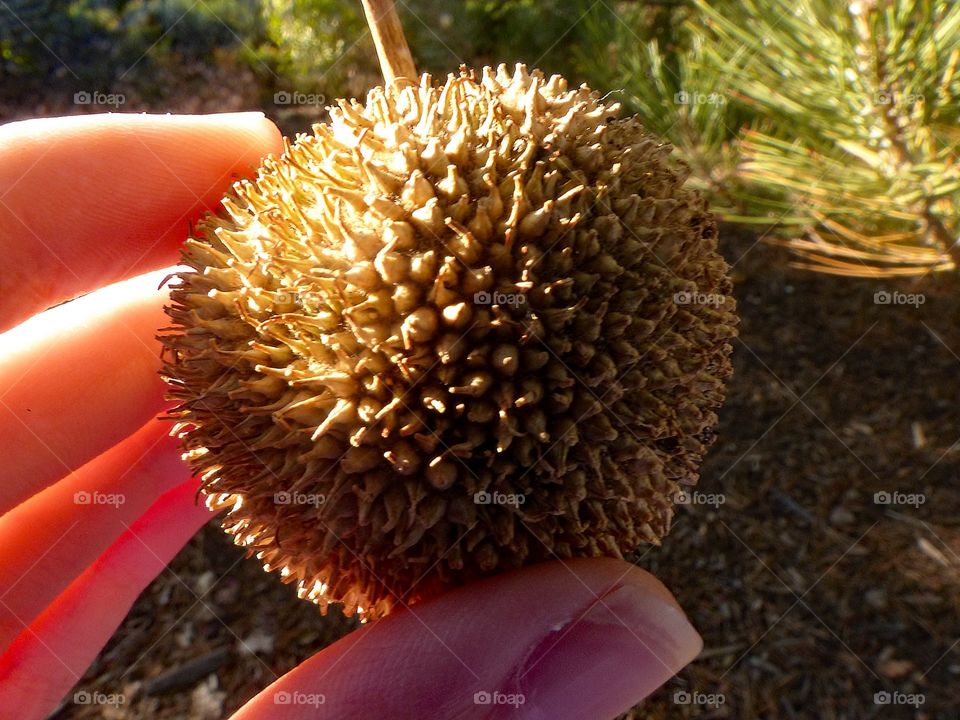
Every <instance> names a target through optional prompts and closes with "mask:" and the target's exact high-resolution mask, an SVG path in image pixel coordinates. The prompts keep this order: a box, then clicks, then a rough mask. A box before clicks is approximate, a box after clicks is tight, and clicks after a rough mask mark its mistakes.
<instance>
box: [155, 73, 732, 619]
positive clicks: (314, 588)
mask: <svg viewBox="0 0 960 720" xmlns="http://www.w3.org/2000/svg"><path fill="white" fill-rule="evenodd" d="M617 112H618V106H617V105H616V104H615V103H608V102H606V101H604V100H603V99H601V98H600V97H599V96H598V94H597V93H595V92H593V91H591V90H590V89H589V88H587V87H585V86H584V87H580V88H577V89H572V90H571V89H568V87H567V84H566V82H565V81H564V80H563V78H561V77H559V76H553V77H551V78H550V79H549V80H547V79H544V77H543V76H542V75H541V74H540V73H538V72H533V73H528V72H527V70H526V69H525V68H524V67H522V66H519V67H517V69H516V71H515V72H514V73H512V74H511V73H510V72H508V71H507V69H506V68H505V67H503V66H501V67H500V68H499V69H498V70H497V71H493V70H491V69H489V68H485V69H484V70H483V71H482V72H481V73H479V74H475V73H473V72H469V71H461V73H460V75H459V76H451V77H449V78H448V79H447V81H446V82H445V83H444V84H442V85H438V84H435V83H434V82H433V80H432V79H431V78H430V77H429V76H426V75H425V76H423V77H422V78H421V80H420V83H419V85H416V86H413V85H408V86H405V87H403V88H402V89H397V88H390V89H382V88H375V89H374V90H372V91H371V92H370V94H369V95H368V97H367V102H366V104H365V105H363V104H360V103H358V102H355V101H340V103H339V107H338V108H333V109H332V110H331V120H330V122H329V124H322V125H317V126H316V127H315V132H314V134H313V135H308V136H307V135H301V136H299V137H298V138H297V139H296V141H295V142H293V143H292V144H288V146H287V148H286V150H285V152H284V154H283V155H282V157H280V158H279V159H272V158H271V159H268V160H267V161H265V163H264V164H263V166H262V167H261V169H260V171H259V173H258V175H257V178H256V179H255V180H254V181H251V182H240V183H238V184H237V185H235V187H234V190H233V192H232V194H231V195H230V196H228V197H227V198H226V199H225V200H224V209H225V212H223V213H222V214H221V215H220V216H216V217H210V218H208V219H207V220H206V221H205V222H204V223H203V224H202V225H201V226H200V227H199V228H198V231H197V234H196V236H195V237H194V238H193V239H191V240H190V241H189V242H188V243H187V246H186V250H185V254H184V263H185V265H187V266H189V267H190V268H192V270H185V271H183V272H181V273H180V274H179V276H178V280H177V282H176V284H175V285H174V286H173V288H172V292H171V298H172V300H171V305H170V307H168V308H167V312H168V314H169V316H170V318H171V319H172V327H171V328H168V329H167V330H166V331H165V333H166V334H165V336H164V337H163V342H164V344H165V346H166V352H165V357H166V367H165V375H167V376H168V379H169V382H170V383H171V385H172V391H171V392H172V395H173V397H174V398H175V399H176V400H177V401H178V402H179V405H178V406H177V408H176V409H175V410H174V411H173V415H174V417H176V418H177V419H178V420H179V421H180V422H179V423H178V425H177V432H178V434H179V436H180V437H181V439H182V443H183V446H184V448H185V451H186V454H185V457H186V458H187V459H188V460H189V462H190V463H191V466H192V468H193V469H194V470H195V471H196V472H197V473H199V474H200V475H201V477H202V480H203V486H204V492H205V493H206V495H207V502H208V504H209V505H210V506H211V507H213V508H225V509H226V510H227V513H226V515H225V519H224V521H223V522H224V528H225V529H226V530H227V532H229V533H232V534H233V535H234V538H235V541H236V542H237V543H238V544H239V545H241V546H243V547H246V548H247V550H248V552H250V553H252V554H256V556H257V557H258V558H260V559H261V560H262V561H263V563H264V564H265V566H266V567H267V568H268V569H271V570H278V571H280V573H281V575H282V577H283V578H284V580H285V581H287V582H294V583H296V584H297V585H298V587H299V592H300V594H301V596H302V597H306V598H309V599H310V600H313V601H315V602H317V603H318V604H320V605H321V606H322V607H324V608H325V607H326V605H327V603H329V602H339V603H343V604H344V607H345V610H346V611H347V612H361V613H363V614H364V616H366V617H378V616H382V615H384V614H385V613H387V612H389V611H390V609H391V608H393V607H394V606H396V605H398V604H407V603H411V602H416V601H418V600H420V599H423V598H425V597H429V596H431V595H433V594H435V593H437V592H438V591H439V590H441V589H442V588H444V587H447V586H449V585H454V584H459V583H462V582H465V581H468V580H470V579H471V578H474V577H477V576H482V575H486V574H490V573H493V572H496V571H500V570H504V569H509V568H515V567H518V566H521V565H524V564H527V563H532V562H537V561H541V560H548V559H552V558H558V557H559V558H567V557H571V556H614V557H621V556H623V555H624V554H626V553H629V552H631V551H633V550H634V549H635V548H636V547H637V546H638V545H640V544H641V543H656V542H658V541H659V539H660V538H661V537H662V536H663V535H664V534H665V533H666V532H667V530H668V529H669V525H670V519H671V515H672V506H673V502H674V499H675V497H676V495H677V494H678V492H679V489H680V486H681V485H688V484H691V483H693V482H695V481H696V479H697V468H698V465H699V463H700V460H701V456H702V455H703V453H704V451H705V449H706V447H707V446H708V445H709V444H710V442H711V440H712V432H713V427H714V426H715V424H716V416H715V414H714V409H715V408H716V407H717V406H718V405H719V404H720V403H721V401H722V399H723V395H724V386H725V381H726V379H727V378H728V376H729V375H730V361H729V354H730V341H731V338H732V337H733V335H734V333H735V326H736V319H735V316H734V304H733V300H732V298H731V297H730V281H729V279H728V275H727V266H726V264H725V263H724V261H723V260H722V259H721V258H720V257H719V255H718V254H717V251H716V225H715V222H714V220H713V219H712V217H711V215H710V214H709V213H708V211H707V209H706V207H705V204H704V201H703V200H702V199H701V197H700V196H699V195H698V194H697V193H695V192H693V191H691V190H688V189H686V188H684V186H683V184H684V180H685V178H686V172H685V171H684V170H683V169H681V168H678V167H677V165H676V164H675V163H672V162H668V154H669V147H667V146H665V145H663V144H662V143H661V142H659V141H658V140H657V139H656V138H654V137H652V136H650V135H648V134H647V133H646V132H645V131H644V130H643V128H642V127H641V125H640V123H639V122H638V121H637V120H635V119H632V118H627V119H622V120H620V119H617Z"/></svg>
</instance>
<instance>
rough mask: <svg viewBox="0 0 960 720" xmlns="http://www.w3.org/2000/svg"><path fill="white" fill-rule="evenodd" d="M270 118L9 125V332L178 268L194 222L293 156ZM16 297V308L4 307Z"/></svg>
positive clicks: (2, 201) (4, 270)
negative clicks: (59, 308)
mask: <svg viewBox="0 0 960 720" xmlns="http://www.w3.org/2000/svg"><path fill="white" fill-rule="evenodd" d="M282 149H283V141H282V137H281V135H280V131H279V130H278V129H277V127H276V126H275V125H274V124H273V123H272V122H270V120H268V119H267V118H266V117H265V116H264V115H263V114H262V113H227V114H222V115H138V114H107V115H86V116H72V117H66V118H45V119H38V120H25V121H21V122H17V123H10V124H8V125H4V126H2V127H0V244H2V245H3V247H4V251H5V253H6V256H5V261H6V262H5V263H4V264H3V266H2V267H0V286H2V287H5V288H8V289H9V292H6V293H4V294H0V330H3V329H6V328H9V327H12V326H13V325H15V324H17V323H18V322H21V321H23V320H24V319H25V318H27V317H29V316H30V315H32V314H34V313H36V312H39V311H41V310H44V309H45V308H47V307H49V306H51V305H54V304H56V303H58V302H61V301H63V300H66V299H69V298H72V297H76V296H77V295H80V294H83V293H85V292H88V291H90V290H92V289H94V288H97V287H100V286H103V285H108V284H111V283H114V282H117V281H119V280H122V279H125V278H128V277H132V276H134V275H137V274H140V273H143V272H146V271H148V270H152V269H155V268H158V267H163V266H164V265H169V264H172V263H174V262H176V260H177V259H178V252H179V246H180V243H181V242H182V241H183V240H184V239H185V238H186V236H187V233H188V231H189V227H190V223H191V222H195V221H196V220H197V219H198V218H199V217H200V216H201V215H202V213H203V212H204V211H207V210H213V209H216V208H217V207H219V203H220V200H221V198H222V197H223V195H224V194H225V193H226V192H227V190H229V188H230V186H231V185H232V184H233V183H234V182H235V181H236V180H237V179H238V178H240V177H249V176H250V175H252V174H253V173H254V171H255V170H256V168H257V167H258V166H259V164H260V162H261V161H262V159H263V158H264V156H266V155H269V154H271V153H273V154H277V153H280V152H282ZM4 300H6V302H4Z"/></svg>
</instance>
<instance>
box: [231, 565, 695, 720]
mask: <svg viewBox="0 0 960 720" xmlns="http://www.w3.org/2000/svg"><path fill="white" fill-rule="evenodd" d="M700 647H701V640H700V637H699V635H698V634H697V633H696V631H695V630H694V629H693V627H692V626H691V625H690V623H689V621H688V620H687V619H686V616H685V615H684V614H683V612H682V611H681V610H680V608H679V606H678V605H677V603H676V601H675V600H674V599H673V597H672V595H670V593H669V592H668V591H667V590H666V588H664V587H663V585H662V584H661V583H659V582H658V581H657V580H656V579H655V578H653V577H652V576H650V575H649V573H646V572H645V571H643V570H640V569H639V568H636V567H634V566H632V565H630V564H628V563H625V562H622V561H618V560H571V561H564V562H560V561H554V562H548V563H542V564H540V565H535V566H532V567H528V568H525V569H523V570H519V571H515V572H511V573H506V574H503V575H499V576H496V577H492V578H488V579H486V580H482V581H478V582H475V583H471V584H469V585H467V586H465V587H462V588H457V589H456V590H452V591H450V592H447V593H446V594H444V595H442V596H440V597H437V598H434V599H433V600H429V601H426V602H423V603H420V604H417V605H415V606H413V607H407V608H403V609H401V610H398V611H395V612H394V613H393V614H391V615H390V616H389V617H387V618H385V619H383V620H381V621H378V622H376V623H373V624H372V625H369V626H365V627H364V628H362V629H361V630H359V631H357V632H355V633H352V634H351V635H349V636H348V637H346V638H344V639H343V640H341V641H339V642H337V643H335V644H334V645H332V646H330V647H329V648H327V649H326V650H324V651H322V652H321V653H318V654H317V655H315V656H314V657H313V658H311V659H310V660H308V661H306V662H305V663H303V664H302V665H300V666H299V667H298V668H296V669H294V670H293V671H292V672H290V673H288V674H287V675H286V676H284V677H283V678H281V679H280V680H279V681H277V682H276V683H274V684H273V685H271V686H270V687H268V688H267V689H266V690H264V691H263V692H262V693H261V694H260V695H258V696H257V697H256V698H254V699H253V700H252V701H251V702H250V703H248V705H247V706H245V707H244V708H243V709H242V710H241V711H240V712H239V713H238V714H237V715H235V716H234V717H235V718H236V720H254V719H255V718H270V719H271V720H274V718H283V719H284V720H288V719H292V718H297V719H299V718H307V717H309V718H312V719H313V720H316V719H317V718H326V717H330V718H334V717H357V718H377V717H391V718H397V719H398V720H399V719H402V718H411V719H413V718H420V717H476V718H488V719H489V718H500V717H517V716H518V715H517V712H518V710H519V711H520V712H521V713H522V714H521V716H522V717H525V718H543V719H547V718H560V717H562V718H565V719H566V720H598V719H601V718H613V717H615V716H616V715H618V714H620V713H622V712H624V711H626V710H628V709H629V708H631V707H632V706H634V705H635V704H636V703H638V702H639V701H640V700H642V699H643V698H644V697H646V696H647V695H648V694H649V693H651V692H652V691H653V690H654V689H656V688H657V687H659V686H660V685H661V684H663V683H664V682H666V680H667V679H668V678H670V677H671V676H672V675H673V674H674V673H675V672H677V671H678V670H679V669H680V668H682V667H683V666H684V665H685V664H686V663H688V662H689V661H690V660H692V659H693V658H694V657H696V655H697V654H698V653H699V651H700ZM386 677H389V678H390V683H389V689H388V691H386V692H384V678H386ZM296 698H303V699H310V698H322V700H323V702H322V704H319V705H317V706H316V707H308V706H305V705H304V704H303V703H299V704H298V703H294V702H292V701H291V699H296Z"/></svg>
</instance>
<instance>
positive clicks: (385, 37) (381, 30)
mask: <svg viewBox="0 0 960 720" xmlns="http://www.w3.org/2000/svg"><path fill="white" fill-rule="evenodd" d="M362 2H363V11H364V13H365V14H366V16H367V23H368V24H369V25H370V33H371V34H372V35H373V42H374V44H375V45H376V46H377V57H379V58H380V69H381V70H382V71H383V79H384V81H385V82H386V84H387V85H390V84H392V83H394V82H396V81H397V80H407V81H408V82H411V83H413V82H416V79H417V68H416V66H414V64H413V56H412V55H411V54H410V47H409V46H408V45H407V39H406V38H405V37H404V36H403V27H402V26H401V25H400V18H399V17H398V16H397V10H396V8H395V7H394V5H393V0H362Z"/></svg>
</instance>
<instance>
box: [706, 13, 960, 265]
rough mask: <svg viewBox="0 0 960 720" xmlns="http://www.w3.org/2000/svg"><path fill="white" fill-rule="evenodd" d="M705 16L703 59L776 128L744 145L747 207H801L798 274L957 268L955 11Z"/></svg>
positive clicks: (958, 53)
mask: <svg viewBox="0 0 960 720" xmlns="http://www.w3.org/2000/svg"><path fill="white" fill-rule="evenodd" d="M697 6H698V8H699V9H700V11H701V12H702V13H703V16H704V18H705V19H706V26H705V27H704V29H703V32H704V34H705V43H704V48H705V49H706V62H707V63H708V64H709V65H712V66H715V67H716V68H718V69H722V74H723V75H724V76H725V77H727V78H729V82H730V84H729V90H728V92H729V93H730V94H731V95H732V96H735V97H738V98H742V100H743V102H745V103H746V104H747V105H749V106H750V107H752V108H753V110H754V112H755V113H756V116H757V117H763V118H766V119H767V120H769V123H770V125H769V127H767V128H762V129H760V128H759V125H758V124H757V123H755V124H754V125H755V129H753V130H750V131H748V132H747V133H745V135H744V138H743V142H742V145H741V148H740V150H741V153H742V154H743V160H742V162H741V165H740V177H741V178H742V179H743V180H744V181H745V182H746V183H747V184H748V185H749V187H748V190H747V192H746V193H745V194H742V195H741V198H742V199H743V200H744V201H745V202H747V203H749V204H750V205H751V206H753V207H755V208H756V209H758V210H762V209H764V208H766V210H767V211H770V210H772V209H774V208H782V207H784V205H788V206H792V207H793V208H794V210H793V211H792V214H793V215H794V217H793V218H792V220H793V221H794V222H795V223H796V221H797V220H801V221H802V225H803V226H805V227H806V230H807V238H806V239H802V240H797V239H795V240H793V241H791V242H790V243H789V244H790V245H791V246H792V247H793V248H794V249H795V250H797V251H798V252H800V253H801V257H802V258H804V260H803V262H802V264H803V265H804V266H807V267H813V268H815V269H818V270H822V271H825V272H837V273H842V274H860V275H878V274H881V275H891V274H925V273H927V272H930V271H932V270H936V271H939V270H946V269H952V268H955V267H960V249H958V247H957V245H956V242H955V241H956V238H957V237H958V232H960V227H958V222H960V171H958V163H957V149H958V134H957V132H956V129H955V124H956V122H957V119H958V115H960V92H958V90H960V84H958V77H957V73H956V69H957V64H958V58H960V5H956V4H954V3H951V2H947V1H946V0H874V1H873V2H866V1H862V2H851V3H850V4H849V5H848V6H847V7H846V8H845V10H846V12H838V9H837V6H836V4H835V3H833V2H828V0H801V1H800V2H797V3H795V2H787V1H786V0H763V1H760V0H745V1H744V2H743V3H741V4H739V5H738V6H737V7H735V8H734V7H730V6H725V7H724V8H723V11H721V10H720V9H718V7H717V3H716V2H708V0H697ZM772 219H773V220H776V219H778V218H776V216H774V217H773V218H772Z"/></svg>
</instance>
